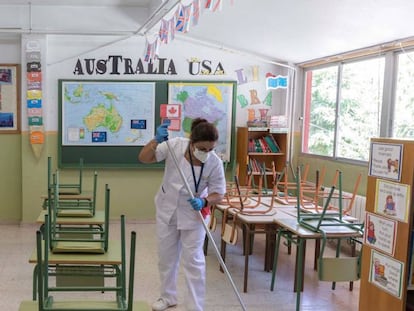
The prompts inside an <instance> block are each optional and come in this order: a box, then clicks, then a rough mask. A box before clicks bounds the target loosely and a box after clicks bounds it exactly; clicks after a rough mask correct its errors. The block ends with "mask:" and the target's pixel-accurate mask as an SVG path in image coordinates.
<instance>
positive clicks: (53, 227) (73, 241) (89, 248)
mask: <svg viewBox="0 0 414 311" xmlns="http://www.w3.org/2000/svg"><path fill="white" fill-rule="evenodd" d="M57 176H58V174H57ZM55 191H56V192H55V193H58V183H56V184H55ZM52 201H53V207H49V211H48V214H49V218H48V222H46V221H45V226H46V227H47V232H48V237H49V241H50V243H49V245H50V249H51V251H52V252H54V253H70V252H75V253H79V252H83V253H105V252H106V251H107V249H108V237H109V209H110V189H109V186H108V184H106V185H105V216H104V224H103V225H96V224H94V225H93V224H88V225H63V224H59V223H58V221H57V217H60V210H59V208H60V207H59V204H60V202H59V200H52ZM64 208H66V209H67V207H66V206H65V207H64ZM71 208H72V207H71ZM77 208H79V207H77Z"/></svg>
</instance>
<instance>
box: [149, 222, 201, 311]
mask: <svg viewBox="0 0 414 311" xmlns="http://www.w3.org/2000/svg"><path fill="white" fill-rule="evenodd" d="M205 234H206V233H205V230H204V227H203V225H202V224H201V223H200V226H199V227H197V228H196V229H192V230H177V227H176V225H175V224H174V225H167V224H163V223H160V222H158V223H157V235H158V256H159V257H158V258H159V261H158V268H159V273H160V280H161V297H162V298H164V299H166V300H167V301H168V303H169V304H170V305H173V304H177V274H178V270H179V263H180V254H181V262H182V265H183V268H184V275H185V280H186V285H187V293H186V296H185V300H184V305H185V308H186V310H188V311H203V309H204V299H205V284H206V269H205V258H204V252H203V243H204V237H205Z"/></svg>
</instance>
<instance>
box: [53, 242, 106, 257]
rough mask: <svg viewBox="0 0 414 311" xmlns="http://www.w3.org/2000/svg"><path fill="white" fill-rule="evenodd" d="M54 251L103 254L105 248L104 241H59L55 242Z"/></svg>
mask: <svg viewBox="0 0 414 311" xmlns="http://www.w3.org/2000/svg"><path fill="white" fill-rule="evenodd" d="M53 252H54V253H88V254H92V253H93V254H103V253H105V248H104V247H103V243H102V242H77V241H59V242H56V243H55V244H54V246H53Z"/></svg>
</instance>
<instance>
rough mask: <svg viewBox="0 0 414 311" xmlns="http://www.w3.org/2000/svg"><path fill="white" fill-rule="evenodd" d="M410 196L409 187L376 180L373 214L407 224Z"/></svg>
mask: <svg viewBox="0 0 414 311" xmlns="http://www.w3.org/2000/svg"><path fill="white" fill-rule="evenodd" d="M410 194H411V187H410V185H405V184H400V183H396V182H391V181H387V180H381V179H377V183H376V191H375V212H376V213H378V214H381V215H384V216H387V217H391V218H395V219H398V220H400V221H403V222H408V214H409V210H410Z"/></svg>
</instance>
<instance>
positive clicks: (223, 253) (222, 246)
mask: <svg viewBox="0 0 414 311" xmlns="http://www.w3.org/2000/svg"><path fill="white" fill-rule="evenodd" d="M220 255H221V258H223V262H226V242H224V241H223V239H221V240H220ZM220 272H223V273H224V270H223V267H222V266H221V265H220Z"/></svg>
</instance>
